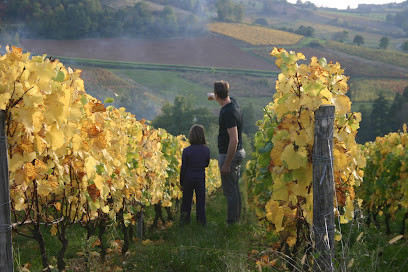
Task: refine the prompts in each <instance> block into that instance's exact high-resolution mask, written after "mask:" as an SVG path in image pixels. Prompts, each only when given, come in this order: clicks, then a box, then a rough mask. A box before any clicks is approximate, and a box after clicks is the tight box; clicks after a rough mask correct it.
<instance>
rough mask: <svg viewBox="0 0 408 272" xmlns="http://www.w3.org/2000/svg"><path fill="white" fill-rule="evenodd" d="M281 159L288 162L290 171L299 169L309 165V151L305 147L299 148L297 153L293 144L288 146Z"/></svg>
mask: <svg viewBox="0 0 408 272" xmlns="http://www.w3.org/2000/svg"><path fill="white" fill-rule="evenodd" d="M280 158H281V160H282V161H284V162H286V164H287V165H288V169H298V168H300V167H306V165H307V151H306V149H305V148H304V147H299V149H298V150H297V151H295V147H294V146H293V145H292V144H290V145H287V146H286V147H285V149H284V150H283V152H282V155H281V156H280Z"/></svg>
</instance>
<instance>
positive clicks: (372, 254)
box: [13, 190, 408, 272]
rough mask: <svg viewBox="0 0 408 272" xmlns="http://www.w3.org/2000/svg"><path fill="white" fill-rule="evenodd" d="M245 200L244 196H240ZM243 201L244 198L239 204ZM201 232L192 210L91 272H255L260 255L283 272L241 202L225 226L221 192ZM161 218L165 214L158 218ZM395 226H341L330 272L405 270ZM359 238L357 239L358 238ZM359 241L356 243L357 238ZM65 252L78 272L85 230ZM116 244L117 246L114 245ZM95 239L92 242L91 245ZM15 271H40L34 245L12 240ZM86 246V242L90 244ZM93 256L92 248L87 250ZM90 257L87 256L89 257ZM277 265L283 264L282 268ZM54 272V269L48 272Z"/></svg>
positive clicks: (52, 252) (51, 246)
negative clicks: (185, 221)
mask: <svg viewBox="0 0 408 272" xmlns="http://www.w3.org/2000/svg"><path fill="white" fill-rule="evenodd" d="M243 194H244V195H245V190H243ZM244 199H245V198H244ZM206 208H207V222H208V223H207V226H206V227H202V226H200V225H197V224H196V223H195V212H194V208H193V212H192V223H191V224H190V225H187V226H183V227H180V226H179V225H178V215H176V218H177V219H176V220H175V221H174V222H173V224H172V225H171V226H166V227H164V226H162V225H160V224H159V228H158V229H154V230H152V229H151V228H147V229H146V233H145V235H144V237H143V242H141V240H138V239H134V241H133V243H131V245H130V249H129V251H128V253H126V254H125V255H122V254H120V248H119V249H118V248H115V247H113V246H108V247H109V252H110V253H108V255H107V258H106V262H105V263H103V262H101V261H100V260H99V258H98V256H93V257H90V261H91V262H90V267H91V271H95V272H99V271H107V270H108V271H109V270H110V271H112V272H115V271H142V272H143V271H181V272H183V271H186V272H188V271H203V272H204V271H205V272H206V271H259V268H258V267H257V266H256V263H255V262H256V260H257V259H260V258H261V257H262V256H264V255H265V254H268V252H269V254H271V255H270V257H271V259H272V258H278V259H279V260H280V261H279V262H278V264H279V266H277V267H271V268H269V269H267V268H264V269H263V270H262V271H286V270H285V269H284V268H283V267H285V264H286V263H285V261H284V258H283V257H282V256H284V254H283V255H282V254H278V255H273V253H271V251H270V250H269V248H270V247H271V246H270V244H271V242H273V241H272V238H271V236H270V235H268V234H270V233H269V232H268V231H266V230H265V229H264V228H263V227H261V226H260V225H259V224H257V219H256V218H255V215H254V212H253V211H252V210H251V209H250V208H248V204H247V203H246V202H245V201H244V208H243V217H242V222H241V224H239V225H233V226H228V225H227V224H226V222H225V219H226V200H225V198H224V196H223V195H222V193H221V191H218V192H217V193H216V194H215V195H213V196H211V197H209V198H208V199H207V206H206ZM164 214H165V213H164ZM152 216H153V213H152V208H151V207H149V208H148V209H147V212H146V220H145V223H146V226H147V227H149V226H151V223H152ZM396 218H397V219H396V220H394V221H391V230H392V232H393V233H392V234H390V235H386V234H385V224H384V216H379V217H378V219H379V222H380V229H377V228H376V227H375V226H374V224H373V223H372V224H371V225H370V226H368V225H367V224H366V218H365V217H357V218H356V219H355V220H352V221H351V222H349V223H348V224H345V225H341V231H342V234H343V235H342V242H336V244H335V249H336V255H335V258H334V264H335V267H336V270H335V271H345V270H341V269H340V267H341V266H346V267H347V266H350V267H348V268H347V269H346V271H362V272H363V271H373V272H377V271H378V272H380V271H381V272H382V271H385V272H388V271H389V272H391V271H406V270H407V269H408V261H407V258H406V256H408V240H407V239H406V236H405V238H403V239H400V240H399V241H397V242H395V243H393V244H390V243H389V241H390V240H391V239H392V238H394V237H396V236H397V235H399V233H398V232H399V230H400V227H401V218H402V213H401V212H400V213H397V215H396ZM360 234H361V235H360ZM43 235H44V238H45V241H46V244H47V249H48V254H49V260H50V263H51V265H53V266H54V267H56V254H57V251H58V250H59V248H60V244H59V242H58V240H57V239H56V238H55V237H52V236H51V235H50V234H49V228H45V229H44V231H43ZM359 236H360V238H358V237H359ZM68 237H69V247H68V251H67V254H66V262H67V264H68V265H69V267H68V268H67V272H71V271H72V272H74V271H84V270H83V269H84V257H83V256H80V255H81V254H78V253H81V252H84V250H85V247H86V239H85V237H86V233H85V230H84V229H83V228H82V227H81V226H79V225H75V226H72V227H71V228H70V229H69V232H68ZM105 239H106V240H109V241H115V240H116V241H118V242H119V244H120V243H121V241H119V240H120V239H122V234H121V230H120V228H118V227H114V226H113V225H111V226H110V227H109V231H108V233H107V234H106V235H105ZM117 239H119V240H117ZM95 240H96V237H93V238H92V241H95ZM13 243H14V258H15V260H16V265H15V271H20V269H19V268H21V267H22V266H24V265H25V264H26V263H29V264H30V266H31V268H30V271H41V270H42V265H41V259H40V257H39V252H38V246H37V244H36V242H34V241H32V240H28V239H27V238H24V237H21V236H14V238H13ZM91 243H92V242H91ZM90 248H91V251H93V252H97V251H98V249H97V247H92V246H90ZM91 255H92V254H91ZM301 259H302V254H299V255H296V256H294V257H293V260H294V262H295V267H296V269H298V270H296V271H305V270H302V265H301ZM282 263H283V264H282ZM53 271H56V268H54V269H53Z"/></svg>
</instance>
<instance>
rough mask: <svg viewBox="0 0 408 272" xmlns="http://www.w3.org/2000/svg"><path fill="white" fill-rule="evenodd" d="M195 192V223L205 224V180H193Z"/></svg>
mask: <svg viewBox="0 0 408 272" xmlns="http://www.w3.org/2000/svg"><path fill="white" fill-rule="evenodd" d="M195 185H196V186H195V193H196V202H197V203H196V220H197V223H200V224H202V225H205V224H206V223H207V217H206V215H205V182H204V181H198V182H195Z"/></svg>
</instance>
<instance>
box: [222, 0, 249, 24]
mask: <svg viewBox="0 0 408 272" xmlns="http://www.w3.org/2000/svg"><path fill="white" fill-rule="evenodd" d="M215 7H216V8H217V17H218V20H219V21H225V22H228V21H235V22H241V21H242V19H243V18H244V7H243V6H242V5H239V4H235V3H233V2H232V1H231V0H218V1H217V3H216V4H215Z"/></svg>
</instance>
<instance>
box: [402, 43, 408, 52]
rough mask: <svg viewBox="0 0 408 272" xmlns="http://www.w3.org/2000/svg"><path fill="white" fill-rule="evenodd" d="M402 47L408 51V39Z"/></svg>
mask: <svg viewBox="0 0 408 272" xmlns="http://www.w3.org/2000/svg"><path fill="white" fill-rule="evenodd" d="M401 49H402V50H404V51H406V52H408V41H406V42H404V43H403V44H402V46H401Z"/></svg>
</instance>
